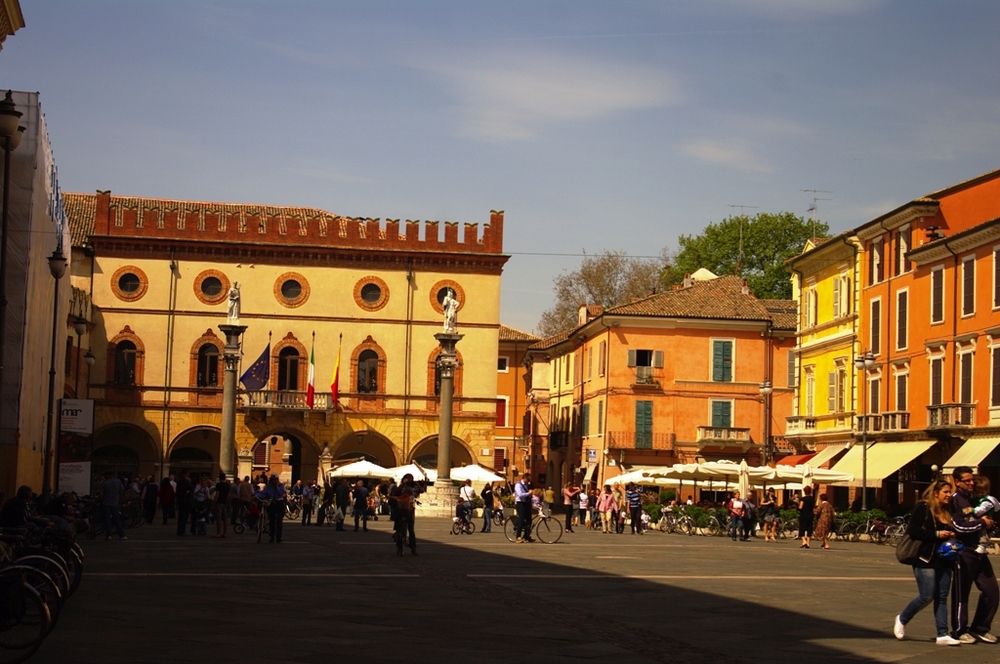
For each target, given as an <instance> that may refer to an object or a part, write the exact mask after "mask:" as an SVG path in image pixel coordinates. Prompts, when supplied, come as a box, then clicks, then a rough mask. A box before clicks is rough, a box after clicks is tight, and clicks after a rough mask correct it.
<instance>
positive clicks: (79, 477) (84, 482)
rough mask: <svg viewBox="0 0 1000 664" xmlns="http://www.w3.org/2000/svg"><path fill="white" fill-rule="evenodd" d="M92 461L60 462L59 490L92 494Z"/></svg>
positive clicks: (82, 494)
mask: <svg viewBox="0 0 1000 664" xmlns="http://www.w3.org/2000/svg"><path fill="white" fill-rule="evenodd" d="M90 483H91V481H90V462H89V461H79V462H75V463H60V464H59V483H58V486H59V492H60V493H66V492H67V491H72V492H73V493H75V494H77V495H80V496H87V495H90Z"/></svg>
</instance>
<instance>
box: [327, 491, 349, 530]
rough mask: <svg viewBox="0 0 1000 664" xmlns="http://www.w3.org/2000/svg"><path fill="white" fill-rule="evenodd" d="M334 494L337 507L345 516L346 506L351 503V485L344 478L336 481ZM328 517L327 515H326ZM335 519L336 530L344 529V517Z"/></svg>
mask: <svg viewBox="0 0 1000 664" xmlns="http://www.w3.org/2000/svg"><path fill="white" fill-rule="evenodd" d="M334 494H335V495H336V498H337V509H338V510H340V514H341V516H342V517H346V516H347V507H348V506H349V505H350V504H351V487H350V485H349V484H348V483H347V480H346V479H341V480H340V482H338V483H337V488H336V489H334ZM327 516H328V517H329V515H327ZM336 521H337V530H343V529H344V519H343V518H339V519H336Z"/></svg>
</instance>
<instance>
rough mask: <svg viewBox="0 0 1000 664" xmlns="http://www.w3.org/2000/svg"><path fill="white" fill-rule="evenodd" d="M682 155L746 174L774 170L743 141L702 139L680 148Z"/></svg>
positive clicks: (682, 145) (689, 142) (684, 144)
mask: <svg viewBox="0 0 1000 664" xmlns="http://www.w3.org/2000/svg"><path fill="white" fill-rule="evenodd" d="M680 150H681V152H682V153H684V154H686V155H687V156H689V157H691V158H693V159H697V160H698V161H701V162H704V163H706V164H713V165H716V166H724V167H727V168H732V169H735V170H738V171H743V172H746V173H771V172H772V171H773V170H774V169H773V168H772V167H771V166H770V165H768V164H767V163H766V162H765V161H764V160H763V159H762V158H760V157H759V156H757V155H756V154H754V153H753V152H752V150H751V148H750V146H748V145H747V144H745V143H743V142H741V141H730V142H727V141H720V140H713V139H700V140H694V141H688V142H687V143H683V144H681V146H680Z"/></svg>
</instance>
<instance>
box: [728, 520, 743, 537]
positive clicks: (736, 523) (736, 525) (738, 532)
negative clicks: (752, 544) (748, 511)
mask: <svg viewBox="0 0 1000 664" xmlns="http://www.w3.org/2000/svg"><path fill="white" fill-rule="evenodd" d="M729 536H730V537H732V538H733V541H734V542H735V541H736V538H737V537H741V538H742V537H743V517H739V516H732V515H730V517H729Z"/></svg>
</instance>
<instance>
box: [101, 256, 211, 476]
mask: <svg viewBox="0 0 1000 664" xmlns="http://www.w3.org/2000/svg"><path fill="white" fill-rule="evenodd" d="M175 250H176V249H175V247H171V248H170V287H169V289H168V291H167V329H166V350H165V352H164V355H165V357H164V360H163V414H162V419H161V423H160V431H161V432H163V440H161V441H160V445H159V446H158V447H159V448H160V449H159V454H160V476H159V477H158V478H157V479H159V480H162V479H163V478H164V477H165V476H167V475H168V474H169V473H167V472H166V471H167V469H166V468H165V467H164V466H165V463H166V459H167V454H166V446H167V445H169V444H170V416H169V407H170V383H171V380H170V378H171V376H170V372H171V369H172V365H173V351H174V309H175V307H176V306H177V261H176V260H174V252H175ZM91 283H93V281H91ZM220 444H221V439H220Z"/></svg>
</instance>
